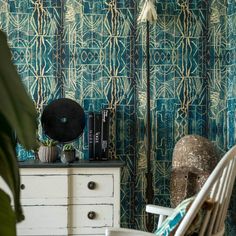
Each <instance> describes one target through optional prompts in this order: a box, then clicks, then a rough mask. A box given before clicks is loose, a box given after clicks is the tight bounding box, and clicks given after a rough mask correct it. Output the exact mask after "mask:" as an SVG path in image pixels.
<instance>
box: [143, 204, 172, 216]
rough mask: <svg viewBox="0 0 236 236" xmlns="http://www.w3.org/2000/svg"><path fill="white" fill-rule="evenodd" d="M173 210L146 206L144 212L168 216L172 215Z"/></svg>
mask: <svg viewBox="0 0 236 236" xmlns="http://www.w3.org/2000/svg"><path fill="white" fill-rule="evenodd" d="M173 211H174V209H173V208H169V207H162V206H157V205H151V204H148V205H146V212H148V213H153V214H157V215H164V216H170V215H171V214H172V213H173Z"/></svg>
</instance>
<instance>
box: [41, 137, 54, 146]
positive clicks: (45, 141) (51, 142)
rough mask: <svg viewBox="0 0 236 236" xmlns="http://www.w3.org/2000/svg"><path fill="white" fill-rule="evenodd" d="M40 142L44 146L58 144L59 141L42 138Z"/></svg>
mask: <svg viewBox="0 0 236 236" xmlns="http://www.w3.org/2000/svg"><path fill="white" fill-rule="evenodd" d="M40 143H41V144H42V145H43V146H47V147H53V146H56V145H57V143H58V142H57V141H55V140H52V139H46V140H41V141H40Z"/></svg>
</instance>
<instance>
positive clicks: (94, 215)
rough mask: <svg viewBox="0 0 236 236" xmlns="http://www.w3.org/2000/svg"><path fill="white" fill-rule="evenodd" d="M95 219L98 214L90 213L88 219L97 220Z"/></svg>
mask: <svg viewBox="0 0 236 236" xmlns="http://www.w3.org/2000/svg"><path fill="white" fill-rule="evenodd" d="M95 217H96V213H95V212H94V211H90V212H89V213H88V218H89V219H90V220H93V219H95Z"/></svg>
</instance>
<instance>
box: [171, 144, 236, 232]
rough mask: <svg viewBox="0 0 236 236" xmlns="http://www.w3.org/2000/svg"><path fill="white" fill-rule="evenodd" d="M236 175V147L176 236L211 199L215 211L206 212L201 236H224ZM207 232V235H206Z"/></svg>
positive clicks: (212, 174)
mask: <svg viewBox="0 0 236 236" xmlns="http://www.w3.org/2000/svg"><path fill="white" fill-rule="evenodd" d="M235 175H236V145H235V146H234V147H232V148H231V149H230V150H229V151H228V152H227V153H226V154H225V155H224V157H223V158H222V159H221V160H220V162H219V163H218V165H217V166H216V167H215V169H214V170H213V172H212V173H211V175H210V176H209V177H208V179H207V181H206V182H205V184H204V186H203V187H202V189H201V190H200V192H199V193H198V195H197V197H196V199H195V200H194V202H193V203H192V205H191V207H190V208H189V210H188V212H187V214H186V216H185V217H184V219H183V220H182V222H181V223H180V225H179V227H178V229H177V231H176V233H175V236H182V235H184V234H185V233H186V231H187V229H188V227H189V226H190V224H191V223H192V221H193V220H194V218H195V216H196V215H197V213H198V212H199V210H200V209H201V207H202V205H203V203H204V202H205V201H206V200H207V199H208V198H209V197H210V198H211V199H212V200H213V202H215V204H214V206H213V209H211V210H210V211H207V212H206V215H205V217H204V220H203V224H202V227H201V230H200V235H213V234H216V233H217V234H219V235H223V232H224V221H225V218H226V214H227V209H228V206H229V202H230V196H231V194H232V190H233V185H234V181H235ZM206 232H207V233H206Z"/></svg>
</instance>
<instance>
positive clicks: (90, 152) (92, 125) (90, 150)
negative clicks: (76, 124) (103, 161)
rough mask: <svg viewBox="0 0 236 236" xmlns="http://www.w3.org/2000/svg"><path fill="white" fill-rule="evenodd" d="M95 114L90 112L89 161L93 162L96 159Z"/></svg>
mask: <svg viewBox="0 0 236 236" xmlns="http://www.w3.org/2000/svg"><path fill="white" fill-rule="evenodd" d="M93 149H94V113H93V112H89V114H88V153H89V160H90V161H93V160H95V158H94V150H93Z"/></svg>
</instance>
